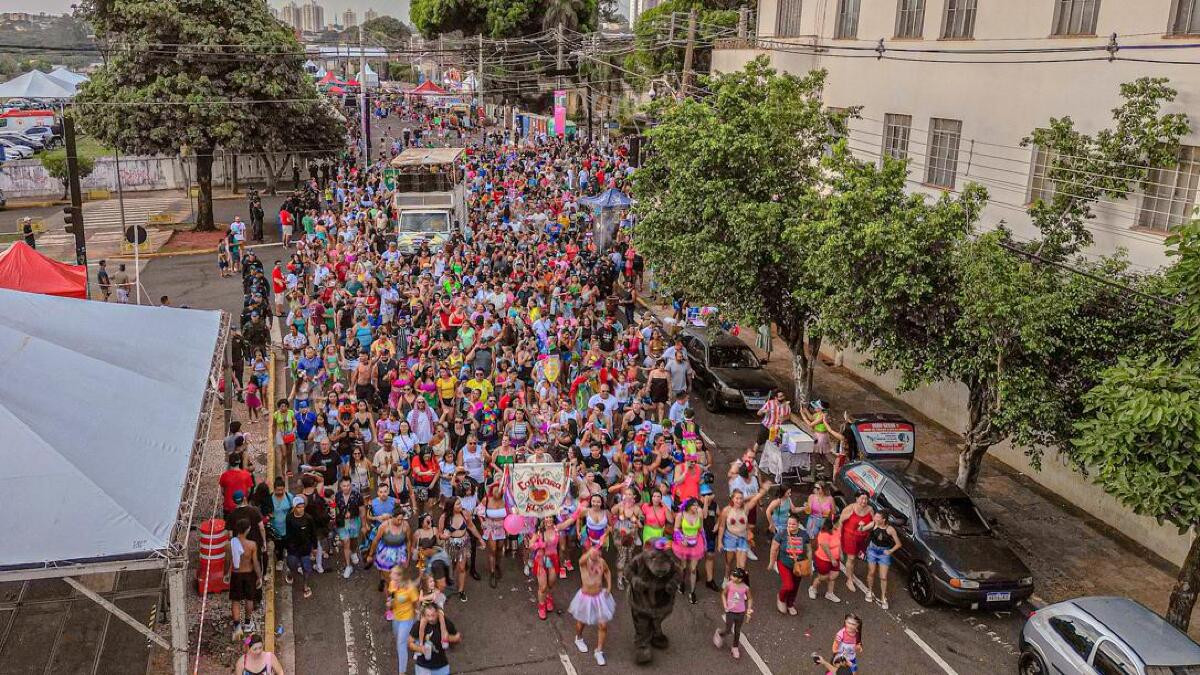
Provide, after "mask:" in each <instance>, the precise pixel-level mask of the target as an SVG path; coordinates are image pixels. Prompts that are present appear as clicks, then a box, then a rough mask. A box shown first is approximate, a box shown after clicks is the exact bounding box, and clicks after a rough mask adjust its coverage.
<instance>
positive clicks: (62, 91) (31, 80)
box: [0, 70, 75, 99]
mask: <svg viewBox="0 0 1200 675" xmlns="http://www.w3.org/2000/svg"><path fill="white" fill-rule="evenodd" d="M74 95H75V87H74V86H73V85H70V84H67V83H66V82H63V81H61V80H58V79H55V78H53V77H50V76H49V75H47V74H45V73H43V72H42V71H40V70H31V71H29V72H28V73H25V74H24V75H18V76H16V77H14V78H13V79H11V80H9V81H8V82H5V83H4V84H0V98H32V99H46V98H71V97H72V96H74Z"/></svg>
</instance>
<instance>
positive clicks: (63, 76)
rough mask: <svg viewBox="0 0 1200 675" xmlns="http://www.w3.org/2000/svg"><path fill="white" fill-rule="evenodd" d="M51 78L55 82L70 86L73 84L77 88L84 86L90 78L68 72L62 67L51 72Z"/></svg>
mask: <svg viewBox="0 0 1200 675" xmlns="http://www.w3.org/2000/svg"><path fill="white" fill-rule="evenodd" d="M50 77H51V78H53V79H55V80H58V81H60V82H66V83H68V84H73V85H75V86H76V87H78V86H79V85H81V84H83V83H84V82H88V81H89V78H88V76H87V75H81V74H79V73H76V72H73V71H70V70H67V69H66V68H64V67H62V66H59V67H58V68H55V69H54V70H52V71H50Z"/></svg>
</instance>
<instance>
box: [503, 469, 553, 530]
mask: <svg viewBox="0 0 1200 675" xmlns="http://www.w3.org/2000/svg"><path fill="white" fill-rule="evenodd" d="M508 470H509V474H508V478H509V492H510V494H511V495H512V501H513V503H512V506H511V511H512V513H515V514H517V515H521V516H533V517H535V518H543V517H545V516H554V515H558V512H559V510H560V509H561V508H562V502H563V497H564V496H566V494H567V469H566V466H565V465H564V464H562V463H561V462H555V463H546V464H513V465H512V466H510V467H508Z"/></svg>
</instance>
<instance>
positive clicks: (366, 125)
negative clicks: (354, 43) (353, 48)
mask: <svg viewBox="0 0 1200 675" xmlns="http://www.w3.org/2000/svg"><path fill="white" fill-rule="evenodd" d="M365 44H366V42H365V40H364V39H363V27H362V24H361V23H360V24H358V77H357V78H355V79H356V80H358V109H359V111H360V112H361V113H362V119H361V120H360V122H361V124H362V128H361V129H360V131H359V133H361V134H362V150H363V153H362V170H363V171H364V172H366V170H367V166H368V165H370V163H371V138H370V133H371V128H370V124H371V123H370V121H369V119H368V118H369V117H370V113H368V112H367V52H366V49H365V48H364V45H365Z"/></svg>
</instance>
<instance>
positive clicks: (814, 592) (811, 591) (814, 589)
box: [808, 586, 817, 600]
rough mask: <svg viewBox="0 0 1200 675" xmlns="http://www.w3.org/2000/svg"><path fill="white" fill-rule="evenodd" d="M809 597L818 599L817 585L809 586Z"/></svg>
mask: <svg viewBox="0 0 1200 675" xmlns="http://www.w3.org/2000/svg"><path fill="white" fill-rule="evenodd" d="M808 599H809V600H816V599H817V587H816V586H809V587H808Z"/></svg>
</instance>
